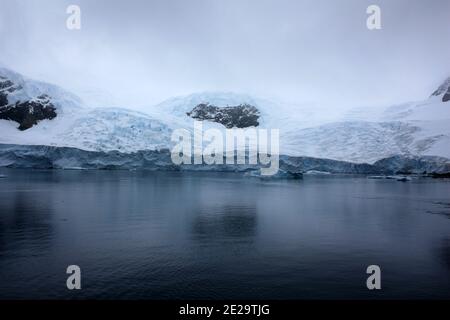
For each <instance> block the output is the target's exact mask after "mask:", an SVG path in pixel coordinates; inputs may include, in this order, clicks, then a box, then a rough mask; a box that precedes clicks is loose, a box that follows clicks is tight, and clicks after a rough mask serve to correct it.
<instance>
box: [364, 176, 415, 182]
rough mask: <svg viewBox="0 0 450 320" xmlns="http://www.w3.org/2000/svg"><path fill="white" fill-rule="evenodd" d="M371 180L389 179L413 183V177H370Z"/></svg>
mask: <svg viewBox="0 0 450 320" xmlns="http://www.w3.org/2000/svg"><path fill="white" fill-rule="evenodd" d="M368 178H369V179H387V180H397V181H402V182H406V181H411V180H412V179H411V177H407V176H369V177H368Z"/></svg>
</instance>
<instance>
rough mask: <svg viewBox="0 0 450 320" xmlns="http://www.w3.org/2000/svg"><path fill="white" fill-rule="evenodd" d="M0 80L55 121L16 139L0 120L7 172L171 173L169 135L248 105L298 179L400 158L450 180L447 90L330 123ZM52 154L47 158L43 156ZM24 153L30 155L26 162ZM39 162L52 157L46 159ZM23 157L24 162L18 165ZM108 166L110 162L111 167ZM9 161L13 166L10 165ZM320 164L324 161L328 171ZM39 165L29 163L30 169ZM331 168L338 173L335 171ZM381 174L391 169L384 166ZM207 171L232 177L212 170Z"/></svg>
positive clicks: (221, 99) (4, 73)
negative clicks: (276, 138) (111, 101)
mask: <svg viewBox="0 0 450 320" xmlns="http://www.w3.org/2000/svg"><path fill="white" fill-rule="evenodd" d="M0 76H1V77H2V78H5V79H9V80H10V81H12V82H13V83H14V84H15V85H16V86H17V90H14V92H10V93H9V94H8V96H7V100H8V101H7V102H8V105H9V106H11V105H13V104H14V103H17V102H23V101H34V100H33V99H36V97H39V96H42V95H46V96H48V97H49V99H50V103H51V104H52V105H54V106H55V107H56V112H57V116H56V117H55V118H53V119H45V120H41V121H39V122H38V123H37V124H35V125H33V126H32V127H31V128H28V129H26V130H23V131H21V130H18V126H19V124H18V123H17V122H15V121H12V120H3V119H1V120H0V144H1V145H2V158H1V161H2V165H5V166H17V167H21V166H27V165H26V163H27V162H28V161H31V162H30V163H34V162H33V161H34V160H33V159H36V161H37V163H42V164H44V163H47V165H48V166H49V167H60V168H69V167H74V168H75V167H80V168H101V167H102V163H104V166H106V167H117V168H127V169H128V168H139V167H140V166H142V167H145V168H151V167H155V168H158V169H170V170H172V169H174V168H172V165H171V162H169V161H170V158H167V153H168V151H167V150H170V149H171V148H172V146H173V142H172V141H171V135H172V132H173V131H174V130H175V129H178V128H185V129H187V130H189V131H191V132H192V133H194V131H193V124H194V119H192V118H191V117H189V115H188V113H189V112H191V111H192V110H193V109H194V108H195V107H197V106H198V105H200V104H211V105H214V106H217V107H219V108H220V107H222V108H224V107H225V108H226V107H230V106H237V105H244V104H248V105H251V106H255V107H256V109H257V112H258V114H259V118H258V125H259V128H267V129H272V128H273V129H279V130H280V154H281V155H282V156H281V158H280V159H283V161H282V162H283V163H284V165H287V163H290V162H294V163H295V166H296V167H297V168H296V170H298V169H299V168H301V171H302V172H306V171H308V170H316V171H326V172H338V173H342V172H345V173H353V172H358V170H359V169H355V168H358V167H354V168H352V169H351V170H350V169H349V170H343V169H342V165H341V162H342V163H349V164H352V165H355V166H356V165H358V164H361V165H362V166H363V167H365V166H367V165H370V166H372V167H371V168H377V169H376V170H375V169H374V171H375V173H376V172H380V170H379V168H378V167H377V163H379V161H385V159H396V158H395V157H397V156H398V157H401V159H403V160H402V161H406V162H407V160H405V159H422V160H421V161H425V162H430V163H432V165H431V167H430V168H431V169H432V170H431V169H430V168H428V169H427V168H425V167H426V166H424V165H423V164H421V163H419V162H420V161H419V162H418V163H414V165H413V167H415V168H417V170H416V172H419V171H420V170H422V169H424V170H422V171H426V172H433V171H435V172H438V171H439V172H443V171H442V170H444V169H443V168H446V165H442V163H446V162H445V160H443V159H449V158H450V126H449V124H450V101H444V100H446V99H444V96H445V94H447V92H448V90H449V87H450V82H449V81H445V82H444V83H443V84H442V85H441V86H440V87H439V89H438V90H436V91H435V92H434V93H433V94H432V95H431V96H430V97H428V98H427V99H424V100H423V101H416V102H408V103H404V104H399V105H396V106H390V107H383V108H378V109H376V110H366V109H364V108H360V109H354V110H351V112H348V113H346V114H342V115H330V114H325V113H324V112H322V110H321V109H320V107H317V106H312V105H309V104H294V103H289V102H284V101H279V100H276V99H267V98H260V97H253V96H250V95H248V94H240V93H233V92H203V93H194V94H190V95H187V96H179V97H174V98H170V99H168V100H166V101H163V102H161V103H160V104H158V105H155V106H149V108H148V110H145V112H138V111H134V110H130V109H126V108H107V107H106V108H92V107H90V106H89V105H87V104H86V103H85V102H83V100H82V99H81V98H79V97H77V96H76V95H75V94H73V93H70V92H68V91H66V90H64V89H62V88H60V87H58V86H55V85H52V84H47V83H44V82H40V81H36V80H32V79H29V78H27V77H25V76H22V75H20V74H18V73H16V72H14V71H11V70H9V69H6V68H4V67H0ZM203 127H204V129H205V130H207V129H209V128H216V129H219V130H225V129H226V127H225V126H224V125H222V124H220V123H217V122H213V121H203ZM5 146H8V147H5ZM12 146H14V147H12ZM19 146H23V148H25V149H21V148H20V147H19ZM33 146H34V147H35V148H33ZM45 146H46V147H48V148H50V149H45V148H44V147H45ZM14 150H15V151H14ZM26 150H28V151H27V152H28V153H27V152H25V151H26ZM44 150H47V151H45V152H44ZM70 150H72V151H70ZM74 150H76V151H74ZM21 152H25V154H26V155H27V156H24V155H23V154H22V155H21V156H19V155H20V154H21ZM42 154H45V156H39V155H42ZM14 155H15V156H14ZM28 155H30V156H28ZM58 155H60V156H58ZM126 155H128V156H126ZM63 156H64V157H67V158H65V159H64V157H63ZM21 157H24V158H23V159H26V160H23V162H21V160H20V159H22V158H21ZM78 157H81V158H80V159H77V158H78ZM108 157H110V158H111V159H110V160H107V158H108ZM127 157H128V158H129V160H127V159H126V158H127ZM147 157H150V158H147ZM155 157H156V158H158V161H156V159H155ZM427 157H430V158H427ZM8 159H14V161H13V162H8V161H9V160H8ZM149 159H150V160H149ZM294 159H304V160H303V161H302V164H301V165H300V163H299V162H298V161H299V160H294ZM306 159H316V160H315V161H313V162H314V163H315V165H314V166H310V165H306V163H308V161H309V160H306ZM319 159H324V160H323V161H325V162H324V164H323V165H322V166H321V165H319V163H320V161H319ZM437 159H439V160H437ZM88 160H89V161H88ZM152 161H155V162H152ZM296 161H297V162H296ZM330 161H333V162H330ZM408 161H409V160H408ZM153 163H156V164H157V165H153ZM330 163H332V165H330ZM437 163H441V165H440V166H438V165H437ZM163 164H164V165H163ZM391 164H392V163H391ZM34 165H35V164H30V166H31V167H33V166H34ZM42 166H43V167H45V165H42ZM333 166H338V167H339V168H340V169H333ZM348 166H349V165H348ZM383 167H385V168H387V167H388V166H387V164H383ZM210 169H211V170H212V169H214V170H225V169H224V168H219V167H214V166H211V167H210ZM244 169H245V168H239V169H236V168H232V169H230V170H244ZM247 169H248V168H247ZM247 169H245V170H247ZM391 169H392V170H394V168H391ZM183 170H184V169H183ZM201 170H207V169H205V168H202V169H201ZM226 170H228V169H226ZM371 170H372V169H371ZM392 170H391V171H392ZM396 170H397V169H396ZM430 170H431V171H430ZM294 171H295V170H294ZM294 171H292V170H291V172H294ZM366 171H367V170H362V171H361V172H364V173H366ZM368 171H370V170H368ZM388 171H389V170H388ZM394 171H395V170H394ZM367 173H372V172H367Z"/></svg>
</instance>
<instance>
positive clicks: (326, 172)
mask: <svg viewBox="0 0 450 320" xmlns="http://www.w3.org/2000/svg"><path fill="white" fill-rule="evenodd" d="M304 174H309V175H316V176H318V175H328V174H331V173H330V172H328V171H320V170H308V171H306V172H305V173H304Z"/></svg>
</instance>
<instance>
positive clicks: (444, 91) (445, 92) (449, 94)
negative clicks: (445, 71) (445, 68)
mask: <svg viewBox="0 0 450 320" xmlns="http://www.w3.org/2000/svg"><path fill="white" fill-rule="evenodd" d="M440 95H442V102H447V101H449V100H450V77H449V78H447V80H445V81H444V83H443V84H441V85H440V86H439V88H438V89H437V90H436V91H435V92H433V94H432V96H440Z"/></svg>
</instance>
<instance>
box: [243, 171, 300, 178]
mask: <svg viewBox="0 0 450 320" xmlns="http://www.w3.org/2000/svg"><path fill="white" fill-rule="evenodd" d="M245 176H247V177H257V178H260V179H267V180H269V179H293V180H298V179H302V178H303V174H302V173H301V172H291V171H285V170H281V169H280V170H278V172H277V173H276V174H274V175H271V176H265V175H262V174H261V170H251V171H247V172H246V173H245Z"/></svg>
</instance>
